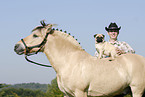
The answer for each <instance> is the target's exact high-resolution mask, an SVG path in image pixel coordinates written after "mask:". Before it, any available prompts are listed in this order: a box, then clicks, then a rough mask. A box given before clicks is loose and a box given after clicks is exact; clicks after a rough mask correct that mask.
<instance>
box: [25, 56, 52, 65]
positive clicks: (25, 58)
mask: <svg viewBox="0 0 145 97" xmlns="http://www.w3.org/2000/svg"><path fill="white" fill-rule="evenodd" d="M27 57H28V56H27V55H25V59H26V60H27V61H28V62H31V63H34V64H36V65H39V66H43V67H52V66H50V65H44V64H41V63H37V62H34V61H31V60H29V59H28V58H27Z"/></svg>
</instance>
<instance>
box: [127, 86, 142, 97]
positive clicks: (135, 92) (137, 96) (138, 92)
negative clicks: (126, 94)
mask: <svg viewBox="0 0 145 97" xmlns="http://www.w3.org/2000/svg"><path fill="white" fill-rule="evenodd" d="M130 87H131V90H132V96H133V97H142V95H143V92H144V88H142V87H138V86H130Z"/></svg>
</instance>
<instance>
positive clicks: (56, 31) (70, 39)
mask: <svg viewBox="0 0 145 97" xmlns="http://www.w3.org/2000/svg"><path fill="white" fill-rule="evenodd" d="M40 23H41V26H37V27H36V28H34V29H33V30H32V32H33V31H35V30H41V29H42V28H44V27H46V26H48V25H52V26H55V25H56V24H46V23H45V22H44V20H42V21H40ZM52 26H51V27H52ZM53 30H54V31H55V34H57V35H59V36H60V37H62V38H63V39H66V40H67V41H69V42H70V43H72V44H73V45H75V46H76V47H77V48H79V49H82V47H81V46H80V43H78V41H77V39H74V36H71V35H70V33H68V34H67V33H66V31H64V32H62V30H60V31H58V29H56V30H55V29H53Z"/></svg>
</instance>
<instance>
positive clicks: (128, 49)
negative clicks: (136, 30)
mask: <svg viewBox="0 0 145 97" xmlns="http://www.w3.org/2000/svg"><path fill="white" fill-rule="evenodd" d="M121 49H122V50H123V51H125V52H126V53H132V54H134V53H135V51H134V50H133V48H132V47H131V46H130V45H129V44H127V43H126V42H121Z"/></svg>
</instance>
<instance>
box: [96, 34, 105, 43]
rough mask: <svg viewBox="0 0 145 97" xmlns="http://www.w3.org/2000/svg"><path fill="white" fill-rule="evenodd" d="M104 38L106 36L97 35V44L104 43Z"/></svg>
mask: <svg viewBox="0 0 145 97" xmlns="http://www.w3.org/2000/svg"><path fill="white" fill-rule="evenodd" d="M104 37H105V35H103V34H95V35H94V38H95V42H96V43H101V42H104Z"/></svg>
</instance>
